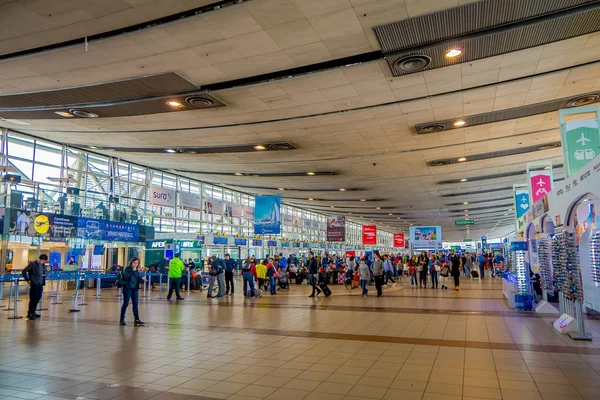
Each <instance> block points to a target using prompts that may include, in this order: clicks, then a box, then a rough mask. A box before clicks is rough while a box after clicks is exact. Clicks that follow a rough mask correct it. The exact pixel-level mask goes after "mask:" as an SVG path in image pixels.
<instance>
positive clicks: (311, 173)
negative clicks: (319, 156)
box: [306, 172, 316, 176]
mask: <svg viewBox="0 0 600 400" xmlns="http://www.w3.org/2000/svg"><path fill="white" fill-rule="evenodd" d="M306 175H308V176H314V175H316V174H315V173H314V172H307V173H306Z"/></svg>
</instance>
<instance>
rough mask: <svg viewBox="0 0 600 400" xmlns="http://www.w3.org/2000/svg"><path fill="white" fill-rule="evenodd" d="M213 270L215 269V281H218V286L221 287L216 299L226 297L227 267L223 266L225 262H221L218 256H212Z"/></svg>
mask: <svg viewBox="0 0 600 400" xmlns="http://www.w3.org/2000/svg"><path fill="white" fill-rule="evenodd" d="M212 268H213V269H214V271H215V273H216V275H215V277H216V278H215V279H216V280H217V285H219V290H218V292H217V295H216V296H215V297H224V296H225V265H224V264H223V260H221V259H220V258H218V257H217V256H212Z"/></svg>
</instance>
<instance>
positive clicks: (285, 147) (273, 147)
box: [269, 143, 292, 150]
mask: <svg viewBox="0 0 600 400" xmlns="http://www.w3.org/2000/svg"><path fill="white" fill-rule="evenodd" d="M291 148H292V146H291V145H290V144H289V143H272V144H270V145H269V150H290V149H291Z"/></svg>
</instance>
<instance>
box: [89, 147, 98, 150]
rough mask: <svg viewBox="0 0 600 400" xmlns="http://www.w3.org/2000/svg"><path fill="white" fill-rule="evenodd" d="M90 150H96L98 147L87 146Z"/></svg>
mask: <svg viewBox="0 0 600 400" xmlns="http://www.w3.org/2000/svg"><path fill="white" fill-rule="evenodd" d="M88 147H89V148H90V149H92V150H98V146H88Z"/></svg>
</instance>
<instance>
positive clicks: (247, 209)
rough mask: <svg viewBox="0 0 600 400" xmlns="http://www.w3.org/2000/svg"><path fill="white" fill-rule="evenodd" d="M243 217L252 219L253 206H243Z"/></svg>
mask: <svg viewBox="0 0 600 400" xmlns="http://www.w3.org/2000/svg"><path fill="white" fill-rule="evenodd" d="M243 209H244V218H246V219H248V220H251V221H254V207H251V206H244V207H243Z"/></svg>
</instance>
